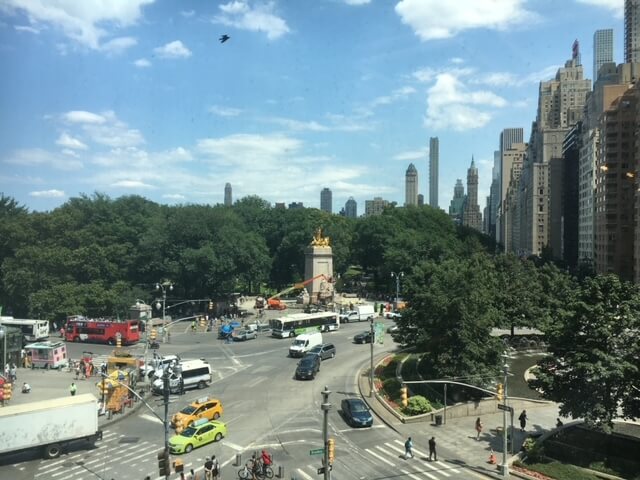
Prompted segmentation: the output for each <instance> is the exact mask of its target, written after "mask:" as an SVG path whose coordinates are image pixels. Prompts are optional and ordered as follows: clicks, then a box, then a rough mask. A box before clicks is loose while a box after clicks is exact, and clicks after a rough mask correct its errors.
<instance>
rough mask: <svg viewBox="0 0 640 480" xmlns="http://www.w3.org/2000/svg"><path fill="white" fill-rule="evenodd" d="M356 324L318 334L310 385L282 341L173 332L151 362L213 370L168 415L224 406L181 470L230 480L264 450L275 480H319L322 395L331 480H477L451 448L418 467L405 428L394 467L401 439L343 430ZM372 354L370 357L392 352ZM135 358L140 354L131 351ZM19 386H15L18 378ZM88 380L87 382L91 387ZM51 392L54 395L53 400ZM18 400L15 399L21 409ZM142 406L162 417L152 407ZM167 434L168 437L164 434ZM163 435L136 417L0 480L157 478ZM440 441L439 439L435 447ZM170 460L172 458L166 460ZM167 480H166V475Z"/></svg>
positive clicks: (75, 350) (355, 357)
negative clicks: (214, 466)
mask: <svg viewBox="0 0 640 480" xmlns="http://www.w3.org/2000/svg"><path fill="white" fill-rule="evenodd" d="M367 327H368V325H367V324H366V323H364V322H363V323H359V324H346V325H343V326H342V328H341V329H340V330H339V331H338V332H333V333H329V334H324V336H325V341H331V342H333V343H335V345H336V347H337V352H338V353H337V356H336V358H334V359H329V360H325V361H324V362H323V363H322V367H321V370H320V372H319V374H318V376H317V378H316V379H315V380H313V381H306V382H303V381H296V380H295V379H294V378H293V373H294V370H295V365H296V360H295V359H292V358H288V356H287V351H288V346H289V344H290V340H287V339H285V340H280V339H274V338H271V337H269V336H267V335H266V334H264V335H261V336H260V337H259V338H258V339H257V340H249V341H247V342H242V343H233V344H225V343H223V342H221V341H219V340H217V339H216V336H215V334H214V333H198V334H195V335H194V334H192V333H190V332H189V331H188V325H186V324H185V325H184V328H182V327H181V326H178V328H176V329H175V330H174V333H173V334H172V337H171V341H172V343H171V344H169V345H167V344H163V345H162V346H161V349H160V350H161V351H160V353H161V354H171V353H179V354H180V355H181V356H182V357H183V358H206V359H207V360H208V361H209V362H210V364H211V366H212V369H213V370H214V381H213V384H212V386H211V387H210V388H208V389H206V390H194V391H188V392H187V393H186V395H184V396H179V397H173V398H172V400H173V403H172V404H171V406H170V414H172V413H174V412H175V411H177V410H179V409H180V408H182V407H183V406H184V405H186V404H187V403H189V402H190V401H192V400H193V399H195V398H198V397H200V396H202V395H205V394H208V395H212V396H215V397H217V398H220V399H221V400H222V402H223V405H224V410H225V411H224V415H223V417H222V420H223V421H224V422H226V423H227V426H228V429H229V434H228V437H227V438H225V439H223V440H222V441H221V442H219V443H217V444H209V445H207V446H205V447H202V448H199V449H196V450H194V451H193V452H191V453H190V454H185V455H180V458H181V459H182V460H183V461H184V463H185V465H186V468H187V470H188V469H190V468H194V469H195V470H201V469H202V465H203V463H204V458H205V456H207V455H212V454H215V455H216V456H217V457H218V459H220V461H221V463H222V465H223V472H224V475H223V478H225V479H229V478H236V477H237V475H236V474H235V472H236V471H237V470H238V468H239V467H238V466H235V465H234V463H235V459H236V455H237V454H241V455H242V457H241V458H242V462H244V461H246V460H247V459H248V458H249V456H250V454H251V453H252V452H254V451H259V450H260V449H262V448H267V449H269V450H270V451H271V452H272V453H273V455H274V459H275V463H276V466H282V467H284V471H285V475H284V478H287V479H290V478H295V479H297V480H302V479H304V480H309V479H312V478H320V477H319V476H318V475H317V468H318V467H320V465H321V457H320V456H311V455H310V454H309V451H310V450H311V449H314V448H319V447H321V446H322V415H321V410H320V403H321V401H322V395H321V394H320V392H321V391H322V390H323V388H324V386H325V385H326V386H328V387H329V389H330V390H331V391H332V394H331V397H330V402H331V403H332V404H333V405H334V408H333V409H332V410H331V411H330V413H329V431H330V435H331V436H332V437H333V438H335V440H336V461H335V464H334V469H333V472H332V473H333V475H332V477H333V479H334V480H335V479H387V478H389V479H390V478H412V479H416V478H420V479H424V478H430V479H432V480H433V479H450V480H456V479H468V478H475V477H477V476H478V475H477V474H476V473H475V472H472V471H470V470H467V469H465V468H463V467H464V465H465V464H464V463H462V462H460V460H459V457H460V455H459V452H458V451H456V449H457V448H458V444H457V442H455V441H454V442H450V443H447V442H446V441H441V442H440V443H439V461H438V462H428V461H426V460H425V457H426V455H425V449H426V436H425V433H423V432H424V431H425V430H424V428H423V427H421V426H420V425H414V426H412V427H411V429H412V432H415V433H414V435H416V436H415V438H416V448H415V454H416V458H414V459H408V460H404V459H403V458H401V457H400V456H401V454H402V453H403V445H404V440H405V434H406V432H405V431H403V430H401V429H398V431H395V430H394V429H392V428H389V427H388V426H386V425H385V424H384V423H383V422H381V421H380V420H379V419H378V418H376V420H375V422H374V427H373V428H369V429H359V430H357V429H352V428H350V427H348V426H347V425H346V423H345V422H344V420H343V419H342V417H341V415H340V412H339V408H338V406H339V404H340V400H341V399H342V398H344V397H347V396H358V395H359V390H358V388H357V381H356V380H357V379H356V373H357V372H358V370H359V369H360V368H361V367H362V366H363V365H365V364H366V363H367V361H368V358H369V351H370V350H369V345H355V344H353V343H352V341H351V339H352V337H353V335H354V334H356V333H359V332H361V331H363V330H365V329H366V328H367ZM389 341H390V338H389V337H387V344H386V345H384V346H381V345H376V346H375V350H376V353H382V352H383V351H385V350H389V349H392V348H394V345H393V344H391V343H390V342H389ZM87 349H89V348H87V345H75V344H70V345H69V350H70V356H71V357H72V358H78V357H79V356H80V354H81V353H82V350H87ZM90 349H91V350H92V351H93V352H94V354H95V355H96V356H105V355H108V353H109V352H110V350H111V347H108V346H100V345H92V346H91V347H90ZM132 350H133V351H134V352H136V351H137V352H140V351H141V347H134V348H133V349H132ZM21 373H24V376H25V377H28V376H33V380H32V379H31V378H29V379H28V380H27V381H29V382H30V383H32V385H33V387H34V393H33V394H32V396H33V397H32V399H34V400H35V399H39V398H41V397H42V396H43V395H44V396H46V397H52V396H61V395H66V394H67V388H68V384H69V383H70V381H71V380H72V377H73V375H72V374H71V373H69V372H42V371H35V372H31V371H26V372H21ZM19 381H20V378H19ZM95 381H97V379H96V380H95ZM78 383H79V391H80V392H81V393H83V392H84V391H94V393H96V394H97V391H95V390H93V389H94V385H93V384H94V381H79V382H78ZM54 392H59V393H58V394H57V395H56V394H55V393H54ZM22 400H23V398H22V397H21V398H20V401H22ZM150 403H151V405H152V406H153V407H154V409H155V411H156V412H157V413H158V414H159V415H161V416H162V414H163V408H162V407H161V406H160V405H156V404H157V403H159V400H158V399H152V400H151V402H150ZM172 433H173V432H171V434H172ZM163 438H164V430H163V426H162V424H161V422H160V421H159V420H158V419H157V418H156V417H155V416H154V415H153V414H152V413H151V412H150V411H148V410H147V409H146V408H139V409H138V410H136V411H135V413H134V414H132V415H130V416H128V417H126V418H125V419H123V420H121V421H119V422H117V423H111V424H109V425H107V426H106V427H105V431H104V440H103V441H101V442H98V444H97V447H96V448H95V449H92V450H85V449H83V448H80V449H78V450H76V451H72V452H69V453H68V454H65V455H63V456H62V457H61V458H60V459H57V460H53V461H43V460H40V459H39V458H37V457H36V456H34V455H30V456H29V455H27V456H21V457H18V458H13V459H10V460H9V461H8V462H7V461H5V463H0V477H1V478H13V479H16V480H26V479H36V480H82V479H87V480H89V479H96V478H98V479H106V480H109V479H111V478H113V479H119V480H126V479H143V478H144V477H145V476H146V475H150V476H151V477H152V478H157V472H158V468H157V459H156V453H157V452H158V451H159V450H160V449H161V448H162V446H163V441H164V440H163ZM442 440H444V439H442ZM174 458H175V457H174ZM173 477H176V476H175V475H174V476H173Z"/></svg>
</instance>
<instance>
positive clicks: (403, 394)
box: [400, 387, 409, 407]
mask: <svg viewBox="0 0 640 480" xmlns="http://www.w3.org/2000/svg"><path fill="white" fill-rule="evenodd" d="M400 402H401V403H402V406H403V407H406V406H407V405H409V391H408V389H407V387H401V388H400Z"/></svg>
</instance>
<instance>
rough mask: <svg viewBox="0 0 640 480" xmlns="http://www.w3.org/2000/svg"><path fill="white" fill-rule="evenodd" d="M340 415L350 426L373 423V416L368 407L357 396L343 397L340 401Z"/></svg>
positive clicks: (367, 425) (364, 425)
mask: <svg viewBox="0 0 640 480" xmlns="http://www.w3.org/2000/svg"><path fill="white" fill-rule="evenodd" d="M340 407H341V408H342V415H343V416H344V419H345V420H346V422H347V423H348V424H349V425H351V426H352V427H370V426H371V425H373V416H372V415H371V412H370V411H369V407H368V406H367V404H366V403H364V402H363V401H362V400H360V399H359V398H345V399H344V400H342V402H341V403H340Z"/></svg>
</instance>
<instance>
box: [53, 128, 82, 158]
mask: <svg viewBox="0 0 640 480" xmlns="http://www.w3.org/2000/svg"><path fill="white" fill-rule="evenodd" d="M56 145H60V146H61V147H65V148H67V149H69V148H72V149H76V150H86V149H87V148H88V147H87V146H86V145H85V144H84V143H82V142H81V141H80V140H78V139H77V138H74V137H72V136H71V135H69V134H68V133H67V132H62V134H60V137H59V138H58V140H56ZM63 153H65V152H64V150H63Z"/></svg>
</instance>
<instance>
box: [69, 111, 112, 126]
mask: <svg viewBox="0 0 640 480" xmlns="http://www.w3.org/2000/svg"><path fill="white" fill-rule="evenodd" d="M62 119H63V120H65V121H67V122H69V123H93V124H102V123H105V121H106V120H105V118H104V117H103V116H102V115H96V114H95V113H91V112H86V111H84V110H72V111H70V112H67V113H64V114H63V115H62Z"/></svg>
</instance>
